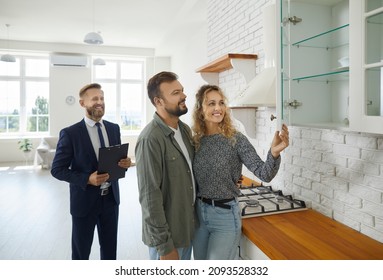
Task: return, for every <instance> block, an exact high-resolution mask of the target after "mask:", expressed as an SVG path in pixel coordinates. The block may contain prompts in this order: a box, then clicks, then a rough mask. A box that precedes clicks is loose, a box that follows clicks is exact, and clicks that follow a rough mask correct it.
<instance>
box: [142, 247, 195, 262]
mask: <svg viewBox="0 0 383 280" xmlns="http://www.w3.org/2000/svg"><path fill="white" fill-rule="evenodd" d="M177 251H178V255H179V257H180V260H190V259H191V252H192V246H189V247H187V248H177ZM149 258H150V259H151V260H159V259H160V255H159V254H158V252H157V249H156V248H155V247H149Z"/></svg>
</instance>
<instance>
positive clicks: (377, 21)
mask: <svg viewBox="0 0 383 280" xmlns="http://www.w3.org/2000/svg"><path fill="white" fill-rule="evenodd" d="M381 8H382V1H380V0H379V1H376V0H375V1H366V6H365V10H366V11H365V12H366V13H365V19H364V26H365V38H366V41H365V53H364V56H365V63H364V64H365V65H364V68H365V69H366V70H365V71H366V72H365V79H366V80H365V81H366V83H365V91H366V100H365V101H366V102H365V113H366V115H368V116H383V104H382V102H383V98H382V93H383V92H382V85H381V81H382V80H383V79H382V75H383V72H382V62H383V41H382V40H383V11H382V9H381Z"/></svg>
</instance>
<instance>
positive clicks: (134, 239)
mask: <svg viewBox="0 0 383 280" xmlns="http://www.w3.org/2000/svg"><path fill="white" fill-rule="evenodd" d="M120 192H121V205H120V217H119V235H118V251H117V259H119V260H145V259H148V249H147V247H146V246H145V245H144V244H143V243H142V241H141V209H140V204H139V202H138V189H137V177H136V168H135V167H131V168H129V170H128V171H127V173H126V177H125V178H124V179H120ZM71 227H72V225H71V215H70V213H69V187H68V183H66V182H61V181H58V180H57V179H55V178H53V177H52V176H51V174H50V171H49V170H46V169H41V167H34V166H28V165H26V164H24V163H20V164H15V163H13V164H6V163H0V259H1V260H69V259H70V258H71V248H70V244H71ZM99 258H100V253H99V246H98V239H97V231H96V232H95V238H94V241H93V247H92V252H91V256H90V259H99Z"/></svg>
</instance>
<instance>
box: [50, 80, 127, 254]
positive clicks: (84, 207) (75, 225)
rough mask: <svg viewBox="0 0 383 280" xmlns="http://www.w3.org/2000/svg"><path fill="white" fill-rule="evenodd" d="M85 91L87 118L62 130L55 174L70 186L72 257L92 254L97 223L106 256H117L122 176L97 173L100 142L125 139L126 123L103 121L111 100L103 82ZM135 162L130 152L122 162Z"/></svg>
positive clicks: (123, 165)
mask: <svg viewBox="0 0 383 280" xmlns="http://www.w3.org/2000/svg"><path fill="white" fill-rule="evenodd" d="M79 96H80V101H79V102H80V105H81V107H83V108H84V109H85V117H84V119H83V120H81V121H80V122H78V123H76V124H74V125H72V126H69V127H67V128H64V129H62V130H61V131H60V137H59V141H58V143H57V148H56V154H55V157H54V159H53V163H52V169H51V174H52V175H53V176H54V177H55V178H56V179H58V180H61V181H66V182H68V183H69V187H70V213H71V215H72V259H74V260H87V259H89V255H90V251H91V247H92V243H93V235H94V229H95V227H96V226H97V232H98V238H99V243H100V254H101V259H103V260H115V259H116V252H117V227H118V207H119V204H120V191H119V186H118V180H114V181H110V182H108V179H109V175H108V174H107V173H105V174H97V167H98V151H99V148H100V147H102V146H105V147H108V146H114V145H118V144H121V135H120V128H119V126H118V125H117V124H114V123H111V122H108V121H106V120H102V117H103V116H104V112H105V103H104V92H103V90H102V89H101V86H100V85H99V84H89V85H86V86H84V87H83V88H82V89H81V90H80V93H79ZM99 133H100V134H99ZM130 164H131V161H130V158H129V157H127V158H124V159H121V160H120V161H119V162H118V165H119V168H124V169H127V168H128V167H129V166H130ZM100 186H102V187H100Z"/></svg>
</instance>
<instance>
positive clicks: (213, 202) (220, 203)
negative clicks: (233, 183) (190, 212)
mask: <svg viewBox="0 0 383 280" xmlns="http://www.w3.org/2000/svg"><path fill="white" fill-rule="evenodd" d="M199 199H201V201H202V202H205V203H207V204H209V205H213V206H217V207H221V208H225V209H231V206H230V205H227V204H225V203H228V202H230V201H233V200H234V198H229V199H220V200H214V199H210V198H205V197H199Z"/></svg>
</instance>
